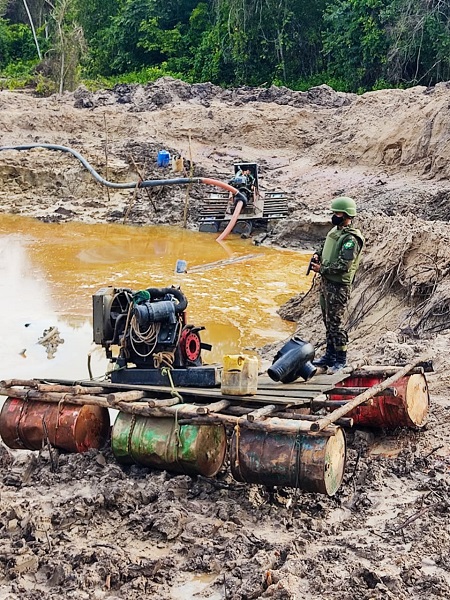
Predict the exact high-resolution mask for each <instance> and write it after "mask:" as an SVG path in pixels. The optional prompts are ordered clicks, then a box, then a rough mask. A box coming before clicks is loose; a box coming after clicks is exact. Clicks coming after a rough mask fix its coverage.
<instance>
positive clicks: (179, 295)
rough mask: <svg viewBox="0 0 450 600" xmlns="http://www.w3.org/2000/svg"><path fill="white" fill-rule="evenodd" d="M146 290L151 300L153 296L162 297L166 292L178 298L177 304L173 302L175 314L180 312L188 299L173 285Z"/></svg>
mask: <svg viewBox="0 0 450 600" xmlns="http://www.w3.org/2000/svg"><path fill="white" fill-rule="evenodd" d="M146 289H147V292H148V293H149V294H150V298H151V299H152V300H153V299H155V298H163V297H164V296H165V295H166V294H171V295H172V296H174V297H175V298H176V299H177V300H178V304H175V312H176V313H177V314H179V313H182V312H183V311H184V310H185V309H186V307H187V305H188V300H187V298H186V296H185V295H184V294H183V292H182V291H181V290H178V289H177V288H173V287H166V288H146Z"/></svg>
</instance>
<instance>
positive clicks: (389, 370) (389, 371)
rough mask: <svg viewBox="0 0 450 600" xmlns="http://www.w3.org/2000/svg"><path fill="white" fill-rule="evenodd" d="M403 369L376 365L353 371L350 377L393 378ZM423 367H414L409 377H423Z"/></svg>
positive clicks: (409, 372)
mask: <svg viewBox="0 0 450 600" xmlns="http://www.w3.org/2000/svg"><path fill="white" fill-rule="evenodd" d="M402 368H403V367H389V366H387V365H374V366H370V367H367V368H364V367H363V368H360V369H356V370H355V371H353V372H352V373H351V375H350V377H391V376H392V375H395V374H396V373H398V372H399V371H400V369H402ZM423 373H424V369H423V367H413V368H412V369H410V370H409V371H408V373H407V375H422V374H423Z"/></svg>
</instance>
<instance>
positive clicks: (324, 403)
mask: <svg viewBox="0 0 450 600" xmlns="http://www.w3.org/2000/svg"><path fill="white" fill-rule="evenodd" d="M349 402H351V400H313V401H312V402H311V408H312V409H314V410H317V409H319V408H336V407H337V406H347V404H348V403H349ZM362 404H364V406H372V405H373V399H372V398H369V399H368V400H366V401H365V402H362Z"/></svg>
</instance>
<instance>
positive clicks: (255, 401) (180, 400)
mask: <svg viewBox="0 0 450 600" xmlns="http://www.w3.org/2000/svg"><path fill="white" fill-rule="evenodd" d="M424 360H426V357H425V359H424V357H420V358H418V359H417V360H416V361H414V362H412V363H410V364H408V365H406V366H404V367H381V368H380V367H378V368H376V367H374V369H376V372H377V374H380V373H382V374H383V376H386V377H387V378H386V379H384V380H383V381H381V382H380V383H379V384H377V385H374V386H373V387H370V388H351V393H352V394H355V393H357V395H356V396H355V397H354V398H352V399H351V400H350V401H345V400H343V401H342V402H340V403H339V408H337V409H336V410H334V412H332V413H330V414H328V415H326V416H324V415H315V414H303V412H302V411H299V409H307V410H309V411H310V413H313V412H314V411H317V410H320V409H321V408H324V407H325V408H326V407H327V405H329V404H330V402H329V400H328V395H329V394H330V393H332V392H336V391H339V393H342V390H343V388H342V387H339V388H336V384H338V383H340V382H342V381H344V380H345V379H346V378H348V377H349V376H352V377H356V376H358V374H359V373H364V375H367V374H368V373H370V369H371V367H367V368H366V369H364V371H352V372H351V373H348V372H345V373H344V372H338V373H336V374H334V375H318V376H315V377H314V378H313V379H312V380H310V381H309V382H303V381H296V382H294V383H290V384H281V383H275V382H273V381H272V380H271V379H269V378H268V377H267V376H265V375H263V376H260V377H259V379H258V393H257V394H256V395H254V396H234V395H223V394H222V393H221V391H220V389H217V388H176V389H175V388H170V387H169V386H167V387H166V386H149V385H139V386H136V385H129V384H112V383H110V382H101V383H99V382H94V381H89V380H87V381H68V380H51V381H49V380H46V381H43V380H37V379H33V380H14V379H11V380H7V381H1V382H0V395H4V396H10V397H17V398H24V399H27V400H30V401H42V402H63V403H68V404H78V405H80V404H93V405H97V406H101V407H106V408H114V409H118V410H120V411H122V412H127V413H132V414H135V415H142V416H147V417H168V416H172V417H175V418H176V419H177V420H178V422H179V423H180V424H185V423H196V424H212V423H223V424H225V425H230V426H236V425H239V426H242V427H248V428H250V429H260V430H264V431H267V432H279V433H296V434H298V433H301V434H305V435H312V436H333V435H335V433H336V430H337V426H341V425H342V426H352V424H353V422H352V419H350V418H348V417H346V415H347V414H348V413H349V412H350V411H351V410H353V409H354V408H355V407H356V406H359V405H360V404H363V403H365V402H370V401H371V399H372V398H373V397H374V396H376V395H377V394H379V393H381V392H383V393H384V394H389V393H392V394H394V392H395V390H392V389H391V387H390V386H392V384H394V383H395V382H396V381H398V380H399V379H401V378H402V377H404V376H405V375H407V374H410V373H414V372H420V373H423V369H422V368H421V367H417V365H418V364H420V363H421V362H424ZM344 393H345V392H344ZM186 400H188V401H186ZM332 405H333V407H334V408H335V407H336V402H333V403H332Z"/></svg>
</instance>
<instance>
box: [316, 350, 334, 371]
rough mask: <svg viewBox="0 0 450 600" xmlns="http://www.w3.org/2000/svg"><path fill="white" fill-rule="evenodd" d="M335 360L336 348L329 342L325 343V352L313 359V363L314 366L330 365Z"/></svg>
mask: <svg viewBox="0 0 450 600" xmlns="http://www.w3.org/2000/svg"><path fill="white" fill-rule="evenodd" d="M335 362H336V350H335V349H334V346H332V345H331V344H327V349H326V350H325V354H324V355H323V356H321V357H320V358H318V359H317V360H313V365H314V366H315V367H325V368H326V367H332V366H333V365H334V363H335Z"/></svg>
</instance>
